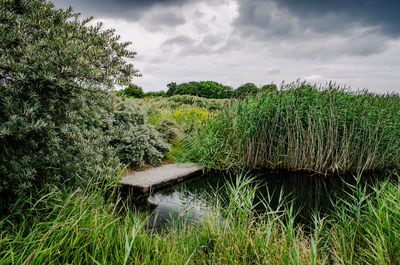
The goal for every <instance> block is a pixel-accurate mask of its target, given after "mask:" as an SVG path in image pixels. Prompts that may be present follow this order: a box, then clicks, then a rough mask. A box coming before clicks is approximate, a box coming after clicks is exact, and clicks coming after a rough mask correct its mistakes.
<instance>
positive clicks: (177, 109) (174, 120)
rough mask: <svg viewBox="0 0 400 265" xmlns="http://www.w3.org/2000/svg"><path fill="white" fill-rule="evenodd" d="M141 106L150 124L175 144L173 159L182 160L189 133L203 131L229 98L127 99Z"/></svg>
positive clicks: (178, 96) (170, 153) (171, 153)
mask: <svg viewBox="0 0 400 265" xmlns="http://www.w3.org/2000/svg"><path fill="white" fill-rule="evenodd" d="M126 100H128V101H130V102H131V103H132V104H133V105H135V106H138V107H140V108H141V109H142V110H143V112H145V114H146V122H147V123H148V124H151V125H153V126H154V127H155V128H156V129H157V130H158V131H159V133H160V134H161V136H163V137H164V138H165V140H166V141H167V142H169V143H170V144H171V151H170V152H169V153H168V154H167V159H169V160H173V161H176V160H181V157H182V156H183V153H184V150H183V149H182V139H183V138H184V137H185V135H187V134H193V133H197V132H199V131H200V130H201V129H202V128H203V126H204V123H207V122H208V120H213V119H214V118H215V117H216V115H217V113H218V112H219V110H220V109H222V107H223V106H224V105H226V104H228V102H229V100H228V99H206V98H201V97H196V96H190V95H176V96H172V97H168V98H165V97H157V98H141V99H134V98H128V99H126Z"/></svg>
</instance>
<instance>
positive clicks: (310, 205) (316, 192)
mask: <svg viewBox="0 0 400 265" xmlns="http://www.w3.org/2000/svg"><path fill="white" fill-rule="evenodd" d="M248 175H250V176H252V177H254V181H255V182H256V183H257V185H258V189H257V196H256V199H255V203H256V204H257V203H258V202H259V201H260V200H261V198H269V199H268V202H269V207H271V209H276V208H277V207H278V206H279V204H280V203H281V202H282V200H281V199H280V198H284V201H285V202H291V203H292V204H293V210H294V212H296V219H295V220H296V222H298V223H300V224H304V225H306V226H307V225H309V224H311V223H312V219H311V218H312V214H313V213H315V212H316V211H318V212H319V213H320V214H328V213H329V212H330V210H331V209H332V208H333V204H334V203H336V202H337V200H338V198H342V199H343V198H345V197H346V196H347V193H346V192H348V191H349V188H348V184H355V182H356V180H355V178H354V177H352V176H346V177H339V176H321V175H310V174H306V173H289V172H262V171H258V172H252V173H251V174H248ZM343 179H344V180H345V181H343ZM375 179H377V178H376V177H374V176H368V177H365V176H363V183H362V184H367V183H368V184H372V183H373V182H374V180H375ZM232 181H235V177H232V176H229V175H225V174H222V173H219V172H212V173H207V174H203V175H201V176H198V177H196V178H193V179H190V180H187V181H184V182H182V183H179V184H177V185H174V186H172V187H170V188H167V189H164V190H161V191H157V192H155V193H152V194H149V195H139V196H137V197H135V200H134V201H133V202H134V204H133V205H132V207H135V208H136V209H139V210H140V211H144V212H146V213H148V214H150V216H149V221H148V225H147V228H148V229H155V230H159V229H162V228H165V227H168V226H169V225H170V224H171V223H173V221H174V220H177V219H178V220H185V221H188V222H192V223H197V222H199V221H201V220H202V219H203V218H204V217H205V216H206V215H207V214H208V213H211V209H213V206H215V204H216V202H217V201H218V202H220V203H222V204H223V202H224V201H226V198H227V193H226V189H225V187H224V186H225V184H227V183H228V182H231V183H232ZM346 183H347V184H346ZM129 196H131V195H129ZM264 201H265V200H264ZM222 206H223V205H222ZM256 210H257V211H261V212H262V211H265V210H266V209H265V207H264V205H263V204H260V203H258V204H257V207H256Z"/></svg>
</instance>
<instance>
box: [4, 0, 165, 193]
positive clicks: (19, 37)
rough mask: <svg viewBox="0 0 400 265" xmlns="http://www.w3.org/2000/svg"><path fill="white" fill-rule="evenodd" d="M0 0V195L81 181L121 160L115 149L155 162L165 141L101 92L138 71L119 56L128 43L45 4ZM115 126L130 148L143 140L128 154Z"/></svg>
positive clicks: (137, 159) (125, 157) (122, 154)
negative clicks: (142, 146)
mask: <svg viewBox="0 0 400 265" xmlns="http://www.w3.org/2000/svg"><path fill="white" fill-rule="evenodd" d="M0 1H1V4H0V28H1V29H0V31H1V33H2V34H0V52H1V53H0V106H1V108H0V193H1V194H0V195H1V197H2V198H4V197H5V195H6V194H7V197H11V195H13V194H17V195H23V194H26V193H27V192H28V191H29V190H32V189H31V188H35V187H40V186H41V185H42V184H43V183H48V182H53V183H55V182H58V183H64V184H68V185H73V184H75V185H81V184H82V183H85V182H87V180H88V178H89V177H90V176H99V172H104V173H105V175H107V174H106V172H107V171H111V170H113V168H115V167H116V166H117V165H119V159H118V156H117V155H118V154H120V157H121V159H122V161H133V162H134V163H135V164H141V163H143V161H142V160H141V159H148V160H149V161H150V162H152V163H154V162H155V161H157V160H159V158H160V156H161V154H160V150H164V149H165V146H164V145H162V144H160V142H159V140H158V139H156V138H157V135H156V133H155V131H154V130H152V129H150V128H147V127H146V126H145V124H144V118H143V116H140V115H137V113H138V111H134V112H132V113H127V112H128V111H125V110H124V111H125V112H124V114H121V108H122V109H124V108H130V107H126V106H123V104H122V103H119V102H118V101H116V100H115V99H114V97H115V96H113V95H112V94H111V93H109V92H107V90H109V89H111V88H112V87H113V85H114V84H118V85H124V84H125V85H126V84H128V83H129V82H130V80H131V78H132V77H133V76H135V75H138V73H137V70H136V69H134V67H133V65H132V64H128V63H126V61H125V58H134V55H135V53H134V52H131V51H128V50H127V49H126V47H127V46H128V45H129V43H127V42H125V43H120V42H118V40H119V36H116V35H115V34H114V30H104V29H103V28H102V25H101V23H98V24H97V25H93V26H89V25H88V23H89V22H90V19H85V20H83V21H80V20H79V19H78V15H76V14H73V13H72V10H71V9H68V10H65V11H64V10H61V9H55V8H54V5H53V4H52V3H51V2H45V1H42V0H32V1H26V0H21V1H7V0H0ZM129 111H130V110H129ZM122 125H126V126H125V127H124V126H122ZM113 126H114V127H113ZM120 126H122V127H124V128H126V129H129V137H130V138H129V139H126V138H124V140H125V141H126V143H127V144H128V145H129V148H135V147H134V146H136V145H137V144H142V143H143V142H146V143H147V146H146V147H145V150H139V151H138V150H136V149H135V150H134V152H136V153H135V154H136V155H135V157H134V158H133V157H129V156H128V155H127V154H128V153H130V152H131V151H130V150H123V148H120V147H118V143H120V142H121V138H122V137H125V135H122V133H119V134H118V133H117V132H118V128H119V127H120ZM141 132H144V135H146V136H142V133H141ZM139 134H140V135H141V136H140V137H139V138H138V139H136V138H134V136H135V135H139ZM118 141H120V142H118ZM110 142H112V143H113V144H114V146H115V147H116V148H113V146H111V145H110ZM130 144H133V146H130ZM143 152H144V154H143ZM153 153H154V154H153Z"/></svg>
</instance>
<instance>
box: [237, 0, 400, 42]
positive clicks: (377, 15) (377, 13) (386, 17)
mask: <svg viewBox="0 0 400 265" xmlns="http://www.w3.org/2000/svg"><path fill="white" fill-rule="evenodd" d="M243 3H244V2H243ZM276 3H277V5H278V6H281V7H283V8H287V9H289V10H290V11H291V13H292V14H293V15H295V16H298V17H311V18H313V17H315V18H316V19H318V20H319V19H324V18H326V17H336V18H337V20H336V23H332V24H331V27H337V26H338V24H339V25H342V26H343V25H345V24H347V23H353V22H356V23H360V24H361V25H365V26H377V27H379V29H380V30H381V32H383V33H384V34H387V35H392V36H396V37H398V36H400V16H399V12H400V1H398V0H332V1H321V0H302V1H298V0H277V1H276ZM316 26H317V25H316ZM322 30H323V28H322Z"/></svg>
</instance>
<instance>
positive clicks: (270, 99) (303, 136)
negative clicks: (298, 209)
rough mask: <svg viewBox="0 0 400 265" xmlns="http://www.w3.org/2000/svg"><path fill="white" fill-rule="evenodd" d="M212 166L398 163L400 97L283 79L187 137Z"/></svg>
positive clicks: (191, 150)
mask: <svg viewBox="0 0 400 265" xmlns="http://www.w3.org/2000/svg"><path fill="white" fill-rule="evenodd" d="M184 149H185V150H186V152H185V153H186V159H187V160H192V161H196V162H198V163H200V164H202V165H205V166H206V167H209V168H216V169H223V170H227V169H236V170H241V169H242V168H243V167H245V168H270V169H285V170H295V171H303V170H304V171H312V172H317V173H321V174H346V173H353V174H357V173H359V172H367V171H383V170H386V169H394V168H399V165H400V163H399V161H400V156H399V153H400V98H399V95H398V94H391V95H389V94H387V95H377V94H372V93H368V92H365V91H362V92H350V91H348V90H346V89H342V88H340V87H337V86H335V85H333V84H329V85H328V86H327V87H326V88H317V87H315V86H311V85H307V84H304V83H296V84H290V85H285V86H283V87H282V88H281V90H280V91H279V92H268V93H260V94H258V95H257V96H253V97H247V98H245V99H244V100H238V101H235V102H232V103H231V104H230V105H229V106H227V107H225V108H224V109H223V110H222V111H221V112H220V113H219V115H218V117H217V119H215V120H214V121H210V122H209V123H208V124H207V126H205V127H204V130H202V131H201V132H200V133H198V134H194V135H191V136H189V137H188V138H187V139H186V143H185V145H184Z"/></svg>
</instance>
